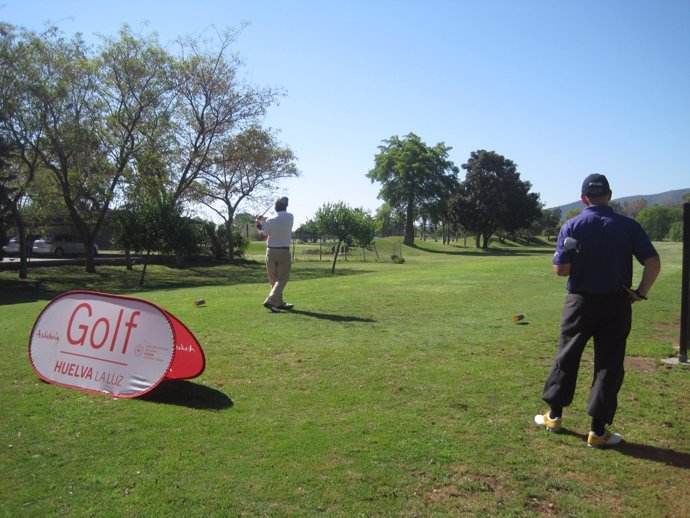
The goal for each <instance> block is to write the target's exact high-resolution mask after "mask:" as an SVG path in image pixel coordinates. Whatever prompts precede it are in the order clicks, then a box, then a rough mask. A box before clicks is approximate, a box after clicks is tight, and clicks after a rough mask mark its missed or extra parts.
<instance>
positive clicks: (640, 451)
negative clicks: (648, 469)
mask: <svg viewBox="0 0 690 518" xmlns="http://www.w3.org/2000/svg"><path fill="white" fill-rule="evenodd" d="M561 433H562V434H563V435H571V436H573V437H577V438H578V439H579V440H581V441H582V442H584V443H586V442H587V435H586V434H582V433H577V432H574V431H572V430H567V429H565V428H564V429H563V430H562V432H561ZM608 451H611V452H615V453H619V454H621V455H627V456H629V457H635V458H636V459H642V460H651V461H654V462H659V463H661V464H666V465H667V466H673V467H676V468H683V469H690V454H688V453H683V452H681V451H676V450H670V449H668V448H658V447H656V446H649V445H646V444H637V443H634V442H628V441H625V440H623V442H622V443H620V444H619V445H618V446H616V447H615V448H609V449H608Z"/></svg>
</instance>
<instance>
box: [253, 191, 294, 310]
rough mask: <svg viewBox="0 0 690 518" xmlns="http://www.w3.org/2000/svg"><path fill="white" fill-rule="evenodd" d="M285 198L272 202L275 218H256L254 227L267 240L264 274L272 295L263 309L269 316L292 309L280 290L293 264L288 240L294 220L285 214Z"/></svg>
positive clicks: (288, 276) (286, 204)
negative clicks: (266, 276)
mask: <svg viewBox="0 0 690 518" xmlns="http://www.w3.org/2000/svg"><path fill="white" fill-rule="evenodd" d="M287 206H288V199H287V198H286V197H285V196H283V197H282V198H278V199H277V200H276V202H275V211H276V215H275V216H273V217H272V218H266V216H263V215H261V216H257V217H256V228H258V229H259V232H260V234H259V235H260V236H261V237H262V238H265V239H266V272H267V273H268V280H269V282H270V283H271V292H270V293H269V294H268V297H266V300H265V301H264V307H266V308H268V310H269V311H271V312H272V313H280V310H281V309H292V307H293V305H292V304H288V303H287V302H285V301H284V300H283V290H284V289H285V285H286V284H287V282H288V280H290V270H291V268H292V261H291V258H290V240H291V239H292V223H293V221H294V217H293V215H292V214H290V213H289V212H287Z"/></svg>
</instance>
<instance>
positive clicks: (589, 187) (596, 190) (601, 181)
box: [582, 173, 611, 198]
mask: <svg viewBox="0 0 690 518" xmlns="http://www.w3.org/2000/svg"><path fill="white" fill-rule="evenodd" d="M610 192H611V188H610V187H609V181H608V180H607V179H606V177H605V176H604V175H603V174H596V173H595V174H590V175H589V176H588V177H587V178H585V181H584V182H582V194H584V195H585V196H587V197H588V198H598V197H599V196H604V195H606V194H609V193H610Z"/></svg>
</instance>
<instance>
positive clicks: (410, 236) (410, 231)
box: [405, 199, 414, 246]
mask: <svg viewBox="0 0 690 518" xmlns="http://www.w3.org/2000/svg"><path fill="white" fill-rule="evenodd" d="M405 244H406V245H407V246H413V245H414V201H413V200H412V199H410V200H409V201H408V202H407V214H406V216H405Z"/></svg>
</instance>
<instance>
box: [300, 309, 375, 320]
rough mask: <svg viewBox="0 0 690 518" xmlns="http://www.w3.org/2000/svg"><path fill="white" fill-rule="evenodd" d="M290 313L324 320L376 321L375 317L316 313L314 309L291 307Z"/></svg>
mask: <svg viewBox="0 0 690 518" xmlns="http://www.w3.org/2000/svg"><path fill="white" fill-rule="evenodd" d="M289 312H290V313H296V314H298V315H304V316H307V317H312V318H319V319H322V320H330V321H332V322H376V320H374V319H373V318H361V317H353V316H348V315H334V314H332V313H316V312H314V311H304V310H301V309H291V310H290V311H289Z"/></svg>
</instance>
